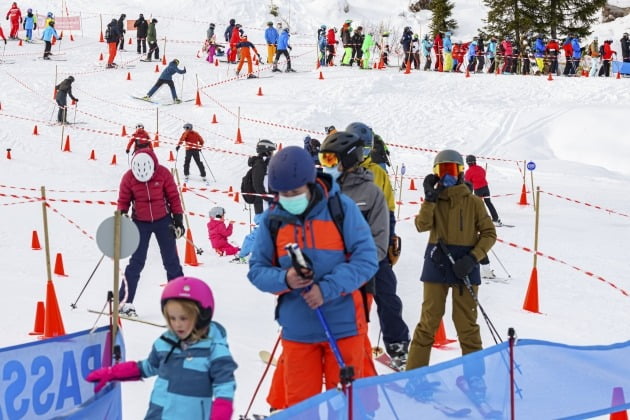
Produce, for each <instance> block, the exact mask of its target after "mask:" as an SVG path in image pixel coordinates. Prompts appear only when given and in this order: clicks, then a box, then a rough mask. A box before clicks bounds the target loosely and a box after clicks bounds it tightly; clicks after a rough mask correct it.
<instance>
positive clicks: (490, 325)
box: [438, 239, 503, 344]
mask: <svg viewBox="0 0 630 420" xmlns="http://www.w3.org/2000/svg"><path fill="white" fill-rule="evenodd" d="M438 245H439V246H440V249H441V250H442V252H443V253H444V255H446V257H447V258H448V260H449V261H450V262H451V265H455V259H454V258H453V255H452V254H451V251H449V249H448V247H447V246H446V244H445V243H444V242H443V241H442V240H441V239H440V240H438ZM462 280H463V281H464V285H465V286H466V289H468V292H469V293H470V295H471V296H472V298H473V300H474V301H475V304H476V305H477V306H478V307H479V311H480V312H481V314H482V315H483V318H484V320H485V321H486V324H487V325H488V328H489V329H490V335H492V339H493V340H494V343H495V344H499V341H500V342H503V340H502V339H501V335H500V334H499V331H497V329H496V328H495V327H494V324H493V323H492V321H491V320H490V318H489V317H488V314H486V311H485V310H484V309H483V306H481V303H480V302H479V299H478V298H477V294H476V293H475V291H474V290H473V287H472V284H470V278H469V277H468V275H465V276H464V278H463V279H462Z"/></svg>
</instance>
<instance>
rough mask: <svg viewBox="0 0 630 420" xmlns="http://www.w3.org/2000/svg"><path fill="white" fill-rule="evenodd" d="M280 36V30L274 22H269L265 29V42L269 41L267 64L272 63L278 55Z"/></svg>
mask: <svg viewBox="0 0 630 420" xmlns="http://www.w3.org/2000/svg"><path fill="white" fill-rule="evenodd" d="M278 36H279V34H278V30H277V29H276V28H274V27H273V22H272V21H269V22H267V29H265V42H266V43H267V64H272V63H273V58H274V57H275V56H276V47H277V45H278Z"/></svg>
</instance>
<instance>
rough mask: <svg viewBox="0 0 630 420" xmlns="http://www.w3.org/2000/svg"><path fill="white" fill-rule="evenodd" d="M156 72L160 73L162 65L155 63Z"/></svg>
mask: <svg viewBox="0 0 630 420" xmlns="http://www.w3.org/2000/svg"><path fill="white" fill-rule="evenodd" d="M155 72H156V73H159V72H160V66H158V65H157V64H156V65H155Z"/></svg>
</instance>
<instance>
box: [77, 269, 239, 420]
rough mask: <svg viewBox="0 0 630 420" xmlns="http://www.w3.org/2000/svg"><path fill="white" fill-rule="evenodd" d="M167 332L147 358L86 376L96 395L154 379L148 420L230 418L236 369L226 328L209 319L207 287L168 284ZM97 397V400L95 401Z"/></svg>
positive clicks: (188, 280) (180, 281) (194, 281)
mask: <svg viewBox="0 0 630 420" xmlns="http://www.w3.org/2000/svg"><path fill="white" fill-rule="evenodd" d="M160 309H161V312H162V314H163V315H164V319H165V320H166V323H167V325H168V330H167V331H166V332H164V333H162V334H161V335H160V337H159V338H158V339H157V340H155V342H154V343H153V347H152V348H151V353H150V354H149V357H148V358H147V359H145V360H140V361H137V362H136V361H126V362H119V363H117V364H115V365H113V366H105V367H100V363H99V364H98V365H97V368H96V369H94V370H93V371H92V372H90V373H89V374H88V375H87V377H86V379H87V381H88V382H96V384H95V387H94V392H95V393H97V394H98V392H99V391H100V390H101V389H102V388H103V387H104V386H105V385H106V384H107V383H108V382H110V381H139V380H141V379H143V378H149V377H151V376H156V375H157V379H156V380H155V383H154V386H153V392H152V393H151V400H150V404H149V409H148V411H147V414H146V417H145V418H146V419H211V420H230V418H231V417H232V413H233V412H234V407H233V401H234V390H235V388H236V380H235V378H234V371H235V370H236V368H237V367H238V366H237V364H236V362H235V361H234V359H233V358H232V355H231V353H230V348H229V346H228V342H227V333H226V331H225V328H224V327H223V326H222V325H221V324H219V323H218V322H216V321H213V320H212V319H213V315H214V313H215V300H214V296H213V294H212V290H211V289H210V286H208V285H207V284H206V282H204V281H203V280H200V279H198V278H195V277H183V276H182V277H178V278H176V279H173V280H172V281H170V282H169V283H168V284H167V285H166V287H165V288H164V290H163V291H162V296H161V298H160ZM97 398H98V397H97Z"/></svg>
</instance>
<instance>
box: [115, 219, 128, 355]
mask: <svg viewBox="0 0 630 420" xmlns="http://www.w3.org/2000/svg"><path fill="white" fill-rule="evenodd" d="M121 217H122V215H121V213H120V211H118V210H116V211H115V212H114V291H113V294H114V308H113V309H112V317H113V320H112V348H111V352H112V353H111V354H114V346H115V344H116V335H117V333H118V308H119V306H120V299H119V294H118V288H119V287H120V277H119V276H120V218H121ZM127 287H129V285H127Z"/></svg>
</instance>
